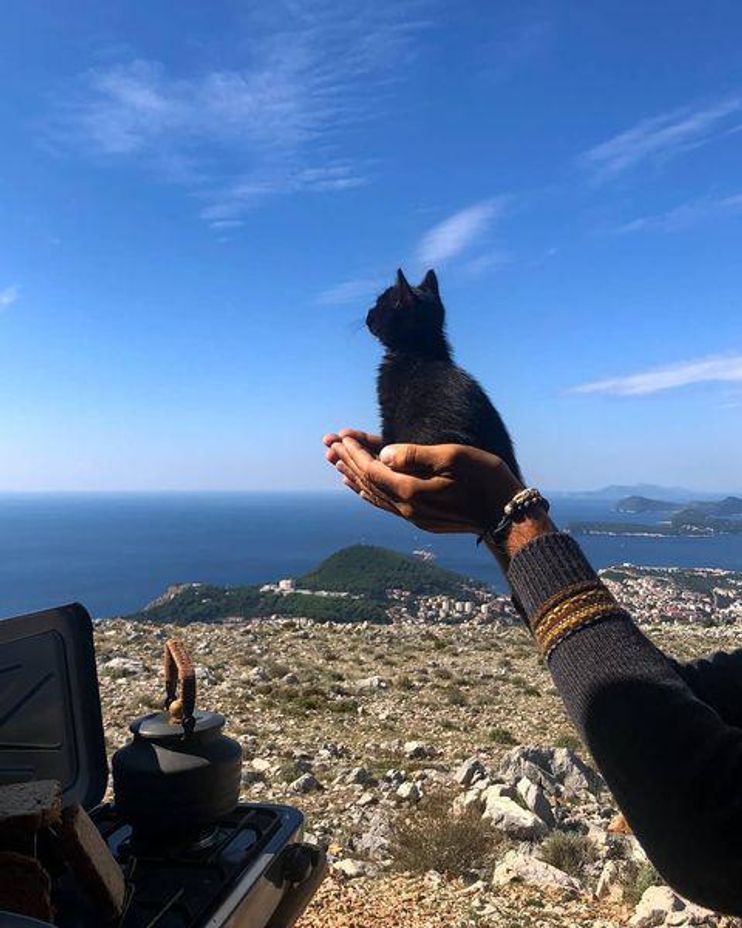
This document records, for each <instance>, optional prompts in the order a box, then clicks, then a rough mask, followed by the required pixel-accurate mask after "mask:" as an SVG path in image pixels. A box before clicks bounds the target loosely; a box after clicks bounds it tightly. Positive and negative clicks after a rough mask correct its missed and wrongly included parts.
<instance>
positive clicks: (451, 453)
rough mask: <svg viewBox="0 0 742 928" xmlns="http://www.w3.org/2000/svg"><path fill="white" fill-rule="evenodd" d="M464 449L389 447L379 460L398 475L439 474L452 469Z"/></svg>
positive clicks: (423, 446)
mask: <svg viewBox="0 0 742 928" xmlns="http://www.w3.org/2000/svg"><path fill="white" fill-rule="evenodd" d="M462 449H464V446H462V445H412V444H401V445H387V446H386V447H385V448H382V449H381V452H380V453H379V460H380V461H382V463H384V464H386V465H387V467H390V468H391V469H392V470H395V471H397V472H398V473H404V474H421V475H422V474H438V473H442V472H445V471H447V470H448V469H450V467H451V466H452V465H453V464H454V463H455V461H456V460H457V459H458V457H459V456H460V453H461V450H462Z"/></svg>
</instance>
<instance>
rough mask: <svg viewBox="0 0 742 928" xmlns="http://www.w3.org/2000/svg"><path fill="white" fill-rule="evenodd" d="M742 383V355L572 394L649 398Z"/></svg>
mask: <svg viewBox="0 0 742 928" xmlns="http://www.w3.org/2000/svg"><path fill="white" fill-rule="evenodd" d="M741 381H742V354H736V355H712V356H711V357H707V358H699V359H697V360H695V361H682V362H679V363H678V364H669V365H667V366H665V367H656V368H652V369H651V370H648V371H643V372H641V373H638V374H629V375H628V376H626V377H611V378H609V379H607V380H596V381H593V382H592V383H584V384H580V385H579V386H576V387H572V388H571V390H570V391H569V392H570V393H608V394H614V395H616V396H645V395H647V394H650V393H659V392H660V391H661V390H674V389H677V388H678V387H685V386H688V385H689V384H695V383H712V382H717V383H737V382H741Z"/></svg>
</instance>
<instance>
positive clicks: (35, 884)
mask: <svg viewBox="0 0 742 928" xmlns="http://www.w3.org/2000/svg"><path fill="white" fill-rule="evenodd" d="M0 910H5V911H7V912H14V913H16V914H17V915H27V916H28V917H29V918H38V919H41V920H42V921H47V922H48V921H51V920H52V918H53V917H54V910H53V908H52V902H51V880H50V879H49V874H48V873H47V872H46V870H44V868H43V867H42V866H41V864H40V863H39V862H38V860H36V859H35V858H33V857H26V856H25V855H24V854H16V853H14V852H13V851H0ZM1 920H2V919H1V918H0V921H1Z"/></svg>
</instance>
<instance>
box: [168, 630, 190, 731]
mask: <svg viewBox="0 0 742 928" xmlns="http://www.w3.org/2000/svg"><path fill="white" fill-rule="evenodd" d="M164 667H165V694H166V695H165V709H167V711H168V712H169V713H170V721H171V722H180V723H181V724H182V725H183V728H184V729H185V730H186V734H190V732H191V731H193V727H194V725H195V724H196V720H195V718H194V712H195V710H196V671H195V669H194V667H193V661H192V660H191V658H190V656H189V655H188V652H187V651H186V649H185V648H184V647H183V645H182V644H181V642H180V641H178V639H177V638H169V639H168V640H167V641H166V642H165V664H164Z"/></svg>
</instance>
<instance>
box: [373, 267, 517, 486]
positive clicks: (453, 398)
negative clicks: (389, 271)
mask: <svg viewBox="0 0 742 928" xmlns="http://www.w3.org/2000/svg"><path fill="white" fill-rule="evenodd" d="M444 317H445V310H444V308H443V303H442V302H441V298H440V294H439V292H438V280H437V278H436V276H435V272H434V271H432V270H431V271H428V273H427V274H426V275H425V277H424V278H423V281H422V283H421V284H420V286H419V287H411V286H410V285H409V284H408V283H407V281H406V279H405V276H404V274H403V273H402V271H401V270H399V271H397V283H396V284H395V285H394V286H393V287H389V288H388V289H387V290H385V291H384V292H383V293H382V294H381V296H380V297H379V298H378V300H377V301H376V305H375V306H374V307H373V309H371V310H370V311H369V313H368V316H367V317H366V325H367V326H368V328H369V330H370V331H371V332H372V334H373V335H375V336H376V337H377V338H378V339H379V341H380V342H381V343H382V345H384V347H385V348H386V353H385V354H384V359H383V361H382V362H381V366H380V368H379V378H378V393H379V406H380V408H381V422H382V438H383V440H384V444H394V443H397V442H412V443H414V444H419V445H439V444H447V443H449V442H450V443H453V444H457V445H473V446H474V447H475V448H482V449H483V450H484V451H490V452H492V453H493V454H496V455H498V456H499V457H501V458H502V459H503V460H504V461H505V462H506V464H507V465H508V467H509V468H510V470H511V471H512V472H513V473H514V474H515V475H516V477H518V479H519V480H522V479H523V478H522V477H521V473H520V468H519V467H518V462H517V461H516V459H515V452H514V451H513V443H512V441H511V440H510V436H509V435H508V431H507V429H506V428H505V425H504V423H503V421H502V419H501V418H500V415H499V413H498V412H497V410H496V409H495V407H494V406H493V405H492V403H491V402H490V401H489V399H488V398H487V394H486V393H485V392H484V390H483V389H482V388H481V387H480V386H479V384H478V383H477V382H476V380H474V378H473V377H471V376H470V375H469V374H467V373H466V371H464V370H462V369H461V368H460V367H457V366H456V365H455V364H454V363H453V359H452V357H451V348H450V346H449V344H448V341H447V340H446V335H445V331H444Z"/></svg>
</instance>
